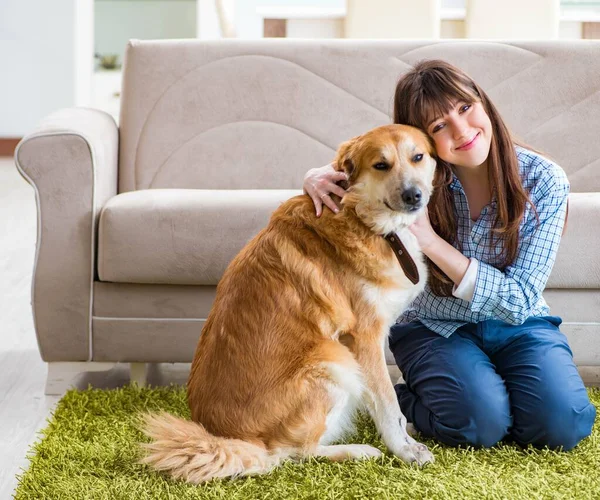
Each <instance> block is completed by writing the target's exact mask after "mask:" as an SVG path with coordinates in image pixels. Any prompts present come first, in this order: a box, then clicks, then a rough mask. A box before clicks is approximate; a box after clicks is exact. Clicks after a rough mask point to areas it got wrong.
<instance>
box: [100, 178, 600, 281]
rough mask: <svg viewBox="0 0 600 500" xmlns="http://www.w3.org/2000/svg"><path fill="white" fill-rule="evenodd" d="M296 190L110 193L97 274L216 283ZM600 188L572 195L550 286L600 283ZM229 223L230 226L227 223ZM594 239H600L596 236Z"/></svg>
mask: <svg viewBox="0 0 600 500" xmlns="http://www.w3.org/2000/svg"><path fill="white" fill-rule="evenodd" d="M298 194H301V191H299V190H290V189H264V190H251V189H242V190H203V189H149V190H142V191H132V192H128V193H123V194H120V195H117V196H114V197H113V198H111V199H110V200H109V201H108V202H107V203H106V205H105V206H104V208H103V210H102V212H101V214H100V224H99V235H98V273H99V278H100V281H110V282H114V283H152V284H164V285H216V284H217V283H218V281H219V278H220V277H221V276H222V275H223V272H224V271H225V268H226V267H227V265H228V264H229V262H231V260H232V259H233V258H234V257H235V255H236V254H237V253H238V252H239V251H240V249H241V248H242V247H243V246H244V245H245V244H246V243H247V242H248V241H250V239H251V238H252V237H253V236H255V235H256V234H257V233H258V232H259V231H260V230H261V229H262V228H264V227H265V226H266V225H267V222H268V220H269V217H270V216H271V213H272V212H273V210H275V209H276V208H277V207H278V206H279V205H280V204H281V203H282V202H284V201H285V200H287V199H289V198H291V197H292V196H296V195H298ZM597 200H598V195H597V194H596V193H572V194H571V195H570V206H569V224H568V227H567V231H566V234H565V236H564V238H563V240H562V243H561V247H560V250H559V253H558V257H557V261H556V265H555V266H554V270H553V272H552V274H551V276H550V280H549V282H548V288H570V289H578V288H598V287H600V266H599V261H598V260H597V259H595V258H594V253H593V252H589V248H590V245H591V246H593V247H596V248H600V235H598V234H595V232H594V231H590V228H592V227H594V226H595V225H596V224H597V221H598V220H600V213H598V211H599V210H598V209H599V208H600V206H599V205H598V202H597ZM224 228H227V230H224ZM590 238H592V239H595V240H596V241H593V242H591V241H590Z"/></svg>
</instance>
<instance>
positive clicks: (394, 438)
mask: <svg viewBox="0 0 600 500" xmlns="http://www.w3.org/2000/svg"><path fill="white" fill-rule="evenodd" d="M353 347H354V349H353V351H354V355H355V356H356V359H357V361H358V363H359V365H360V366H361V369H362V371H363V374H364V377H365V385H366V394H365V400H366V403H367V407H368V408H369V413H370V414H371V417H372V418H373V420H374V421H375V425H376V426H377V430H378V431H379V433H380V434H381V438H382V439H383V442H384V443H385V445H386V446H387V447H388V448H389V450H390V451H391V452H392V453H393V454H394V455H396V456H398V457H400V458H401V459H402V460H404V461H405V462H408V463H411V462H416V463H418V464H419V465H423V464H425V463H427V462H433V461H434V458H433V455H432V454H431V452H430V451H429V450H428V449H427V447H426V446H425V445H424V444H421V443H418V442H416V441H415V440H414V439H413V438H412V437H410V436H409V435H408V433H407V432H406V418H405V417H404V415H403V414H402V412H401V411H400V406H399V404H398V400H397V398H396V392H395V391H394V387H393V385H392V382H391V380H390V377H389V374H388V371H387V367H386V364H385V354H384V351H383V346H382V344H381V341H380V336H379V335H376V336H375V335H373V336H368V335H360V336H359V335H357V336H356V337H355V338H354V345H353Z"/></svg>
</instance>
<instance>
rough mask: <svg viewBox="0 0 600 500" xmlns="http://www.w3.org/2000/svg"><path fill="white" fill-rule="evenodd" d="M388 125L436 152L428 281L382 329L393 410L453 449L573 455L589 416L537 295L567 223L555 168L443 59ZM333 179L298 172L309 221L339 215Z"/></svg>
mask: <svg viewBox="0 0 600 500" xmlns="http://www.w3.org/2000/svg"><path fill="white" fill-rule="evenodd" d="M394 122H395V123H404V124H408V125H413V126H416V127H419V128H421V129H422V130H425V131H426V132H427V133H428V135H429V136H430V137H431V139H432V141H433V143H434V144H435V147H436V150H437V155H438V167H437V172H436V182H435V185H436V188H435V191H434V194H433V196H432V198H431V201H430V203H429V208H428V213H424V215H423V216H422V217H420V218H419V219H418V220H417V222H415V224H413V225H412V226H411V228H410V229H411V231H412V232H413V234H414V235H415V236H416V238H417V240H418V242H419V244H420V246H421V249H422V251H423V253H424V254H425V255H426V256H427V257H428V261H429V267H430V277H429V282H428V285H427V287H426V288H425V291H424V292H423V293H422V294H421V295H420V296H419V297H418V298H417V299H416V300H415V301H414V302H413V304H412V305H411V307H410V308H409V309H408V310H407V311H406V312H405V313H403V315H402V316H401V317H400V318H399V319H398V323H397V324H396V325H394V326H393V327H392V329H391V332H390V348H391V350H392V352H393V353H394V357H395V359H396V362H397V364H398V367H399V368H400V370H401V371H402V373H403V377H404V380H405V383H403V384H398V385H397V386H396V392H397V394H398V400H399V403H400V407H401V409H402V412H403V413H404V415H405V416H406V417H407V420H408V421H409V422H412V423H413V425H414V426H415V428H416V429H417V430H418V431H420V432H421V433H422V434H424V435H425V436H429V437H434V438H437V439H439V440H440V441H442V442H444V443H446V444H450V445H471V446H484V447H489V446H492V445H494V444H496V443H497V442H498V441H500V440H501V439H503V438H507V437H508V438H510V439H513V440H514V441H516V442H517V443H519V444H521V445H527V444H533V445H535V446H538V447H541V446H549V447H551V448H562V449H563V450H569V449H571V448H573V447H574V446H575V445H576V444H577V443H578V442H579V441H580V440H581V439H583V438H585V437H586V436H588V435H589V434H590V433H591V429H592V425H593V422H594V419H595V414H596V409H595V408H594V406H593V405H592V404H591V403H590V401H589V399H588V396H587V392H586V390H585V387H584V385H583V382H582V380H581V377H580V376H579V373H578V372H577V368H576V367H575V364H574V363H573V356H572V353H571V350H570V348H569V345H568V343H567V339H566V337H565V336H564V335H563V334H562V333H561V332H560V330H559V325H560V324H561V321H562V320H561V319H560V318H559V317H556V316H550V311H549V308H548V305H547V304H546V302H545V300H544V298H543V297H542V291H543V290H544V287H545V285H546V282H547V280H548V277H549V275H550V271H551V270H552V266H553V265H554V260H555V257H556V252H557V250H558V245H559V242H560V237H561V233H562V230H563V226H564V223H565V217H566V210H567V197H568V193H569V183H568V180H567V177H566V175H565V173H564V172H563V170H562V169H561V168H560V167H559V166H557V165H555V164H554V163H553V162H551V161H549V160H548V159H546V158H544V157H543V156H541V155H540V154H538V153H536V152H534V151H532V150H531V149H529V148H527V147H526V146H524V145H517V144H515V141H514V139H513V138H512V137H511V134H510V132H509V131H508V129H507V127H506V125H505V124H504V121H503V120H502V118H501V116H500V115H499V113H498V111H497V110H496V108H495V106H494V105H493V104H492V102H491V101H490V99H489V97H488V96H487V95H486V94H485V92H484V91H483V90H482V89H481V88H480V87H479V86H478V85H477V84H476V83H475V82H474V81H473V80H472V79H471V78H470V77H469V76H467V75H466V74H465V73H464V72H463V71H461V70H460V69H458V68H456V67H454V66H452V65H450V64H448V63H446V62H444V61H437V60H434V61H425V62H422V63H420V64H418V65H417V66H415V68H414V69H413V70H411V71H410V72H408V73H407V74H405V75H404V76H403V77H402V78H401V79H400V81H399V82H398V84H397V86H396V92H395V99H394ZM343 175H344V174H343V173H339V172H334V170H333V168H332V167H331V165H326V166H324V167H321V168H317V169H312V170H310V171H309V172H308V173H307V175H306V177H305V180H304V189H305V191H306V192H307V193H308V194H309V195H310V196H311V198H312V199H313V201H314V203H315V207H316V212H317V216H319V215H320V213H321V211H322V206H323V204H325V205H327V206H328V207H329V208H331V209H332V210H334V211H337V210H338V208H337V206H336V205H335V203H334V202H333V200H332V199H331V197H330V196H329V195H330V193H335V194H337V195H340V196H343V194H344V191H343V189H342V188H341V187H340V186H338V185H337V184H335V183H336V182H337V181H338V180H341V179H342V178H343Z"/></svg>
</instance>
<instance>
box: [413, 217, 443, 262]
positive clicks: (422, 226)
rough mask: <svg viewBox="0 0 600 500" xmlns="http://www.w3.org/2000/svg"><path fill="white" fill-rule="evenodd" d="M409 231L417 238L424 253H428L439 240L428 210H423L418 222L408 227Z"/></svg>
mask: <svg viewBox="0 0 600 500" xmlns="http://www.w3.org/2000/svg"><path fill="white" fill-rule="evenodd" d="M408 229H410V231H411V232H412V233H413V234H414V235H415V236H416V238H417V241H418V242H419V246H420V247H421V250H422V251H423V252H424V253H427V250H428V249H429V247H431V245H432V244H434V243H435V241H436V240H437V239H438V238H439V236H438V235H437V233H436V232H435V231H434V229H433V227H432V225H431V221H430V220H429V213H428V212H427V210H423V212H422V213H421V214H420V215H419V217H418V218H417V220H416V221H415V222H413V223H412V224H411V225H410V226H408Z"/></svg>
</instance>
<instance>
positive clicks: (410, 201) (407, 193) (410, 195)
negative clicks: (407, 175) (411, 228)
mask: <svg viewBox="0 0 600 500" xmlns="http://www.w3.org/2000/svg"><path fill="white" fill-rule="evenodd" d="M422 197H423V193H421V190H420V189H419V188H417V187H414V186H413V187H410V188H408V189H405V190H404V191H403V192H402V201H403V202H404V203H406V204H407V205H411V206H414V205H418V204H419V203H420V202H421V198H422Z"/></svg>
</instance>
